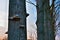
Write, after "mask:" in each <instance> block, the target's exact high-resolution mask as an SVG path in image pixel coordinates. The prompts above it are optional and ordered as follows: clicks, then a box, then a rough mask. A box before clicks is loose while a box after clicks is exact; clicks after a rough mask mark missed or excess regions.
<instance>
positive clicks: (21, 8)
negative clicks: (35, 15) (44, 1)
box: [8, 0, 27, 40]
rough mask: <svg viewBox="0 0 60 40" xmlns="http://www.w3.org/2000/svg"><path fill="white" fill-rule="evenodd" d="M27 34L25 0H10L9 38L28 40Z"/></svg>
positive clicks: (11, 39) (12, 39) (9, 39)
mask: <svg viewBox="0 0 60 40" xmlns="http://www.w3.org/2000/svg"><path fill="white" fill-rule="evenodd" d="M17 16H18V17H17ZM14 17H15V18H14ZM26 36H27V35H26V7H25V0H9V24H8V40H27V37H26Z"/></svg>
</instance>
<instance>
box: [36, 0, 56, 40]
mask: <svg viewBox="0 0 60 40" xmlns="http://www.w3.org/2000/svg"><path fill="white" fill-rule="evenodd" d="M36 1H37V22H36V24H37V36H38V37H37V40H55V38H54V30H53V25H52V24H53V23H52V22H53V21H52V20H53V18H52V17H51V13H50V6H49V0H36ZM52 16H53V13H52Z"/></svg>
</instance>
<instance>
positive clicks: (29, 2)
mask: <svg viewBox="0 0 60 40" xmlns="http://www.w3.org/2000/svg"><path fill="white" fill-rule="evenodd" d="M26 2H27V3H30V4H32V5H34V6H37V5H35V4H34V3H32V2H31V1H30V0H29V1H26Z"/></svg>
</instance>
